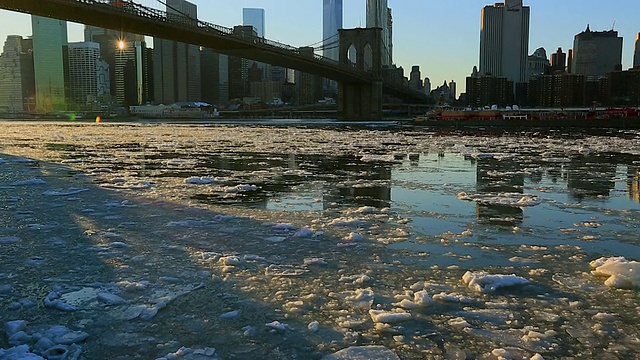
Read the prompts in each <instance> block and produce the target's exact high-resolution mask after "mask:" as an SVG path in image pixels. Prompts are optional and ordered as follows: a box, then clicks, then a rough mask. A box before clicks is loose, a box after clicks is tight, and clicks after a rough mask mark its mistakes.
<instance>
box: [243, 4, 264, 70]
mask: <svg viewBox="0 0 640 360" xmlns="http://www.w3.org/2000/svg"><path fill="white" fill-rule="evenodd" d="M242 25H243V26H253V28H254V29H255V31H256V34H257V36H258V37H259V38H264V37H265V17H264V9H256V8H243V9H242ZM244 61H247V62H248V65H247V68H249V69H250V68H252V67H253V64H256V65H257V67H258V69H260V71H262V76H261V77H260V78H259V79H253V80H254V81H265V80H268V77H269V76H270V74H271V71H270V69H269V67H270V66H269V65H268V64H265V63H260V62H256V61H253V60H244Z"/></svg>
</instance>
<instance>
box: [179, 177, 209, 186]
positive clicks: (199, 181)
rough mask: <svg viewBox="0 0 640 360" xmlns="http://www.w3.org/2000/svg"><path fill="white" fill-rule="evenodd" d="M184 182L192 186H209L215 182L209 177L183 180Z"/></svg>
mask: <svg viewBox="0 0 640 360" xmlns="http://www.w3.org/2000/svg"><path fill="white" fill-rule="evenodd" d="M184 182H186V183H187V184H194V185H209V184H213V183H214V182H216V180H215V179H213V178H209V177H190V178H187V179H185V180H184Z"/></svg>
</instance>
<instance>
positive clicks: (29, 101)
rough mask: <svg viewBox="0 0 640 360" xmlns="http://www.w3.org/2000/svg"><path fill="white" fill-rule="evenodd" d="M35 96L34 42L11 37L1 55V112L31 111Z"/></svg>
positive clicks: (17, 36)
mask: <svg viewBox="0 0 640 360" xmlns="http://www.w3.org/2000/svg"><path fill="white" fill-rule="evenodd" d="M34 95H35V84H34V78H33V42H32V41H31V39H23V38H22V36H19V35H9V36H7V40H6V41H5V43H4V48H3V50H2V55H0V112H2V111H7V112H11V113H15V112H21V111H29V110H31V106H32V105H33V100H34Z"/></svg>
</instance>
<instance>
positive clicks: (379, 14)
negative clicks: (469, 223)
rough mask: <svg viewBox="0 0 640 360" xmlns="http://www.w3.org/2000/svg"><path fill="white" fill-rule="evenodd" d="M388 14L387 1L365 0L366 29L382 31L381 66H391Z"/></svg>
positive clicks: (391, 55) (391, 47)
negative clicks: (379, 29)
mask: <svg viewBox="0 0 640 360" xmlns="http://www.w3.org/2000/svg"><path fill="white" fill-rule="evenodd" d="M390 13H391V12H390V10H389V7H388V2H387V0H367V27H368V28H381V29H382V66H390V65H392V64H393V54H392V49H393V45H392V40H391V28H390V26H389V25H390V24H391V19H390V16H389V15H390Z"/></svg>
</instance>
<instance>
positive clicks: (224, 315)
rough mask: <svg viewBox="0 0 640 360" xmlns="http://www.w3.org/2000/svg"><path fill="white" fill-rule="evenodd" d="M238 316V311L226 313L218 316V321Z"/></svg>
mask: <svg viewBox="0 0 640 360" xmlns="http://www.w3.org/2000/svg"><path fill="white" fill-rule="evenodd" d="M239 315H240V310H233V311H228V312H226V313H224V314H222V315H220V319H235V318H237V317H238V316H239Z"/></svg>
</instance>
